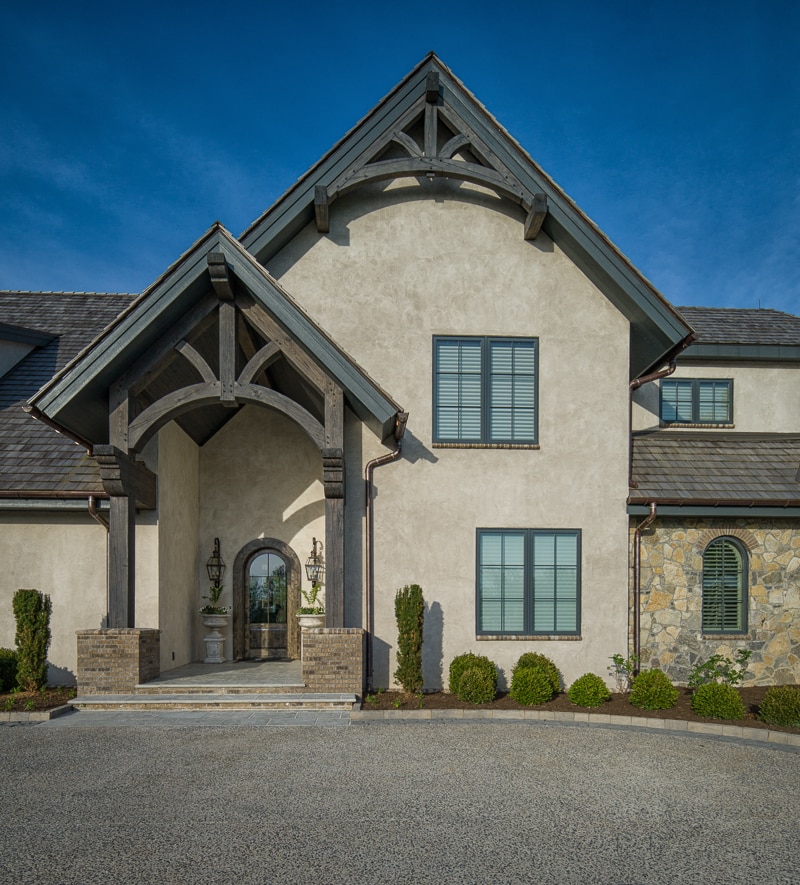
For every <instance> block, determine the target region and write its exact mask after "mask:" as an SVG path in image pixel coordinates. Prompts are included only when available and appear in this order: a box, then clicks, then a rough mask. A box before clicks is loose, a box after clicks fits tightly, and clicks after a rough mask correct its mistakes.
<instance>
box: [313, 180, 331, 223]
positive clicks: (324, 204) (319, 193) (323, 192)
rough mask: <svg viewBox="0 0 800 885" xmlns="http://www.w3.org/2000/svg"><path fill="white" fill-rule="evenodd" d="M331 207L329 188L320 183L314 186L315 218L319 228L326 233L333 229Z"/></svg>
mask: <svg viewBox="0 0 800 885" xmlns="http://www.w3.org/2000/svg"><path fill="white" fill-rule="evenodd" d="M329 207H330V201H329V200H328V188H326V187H325V185H322V184H318V185H317V186H316V187H315V188H314V218H315V220H316V222H317V230H318V231H319V232H320V233H321V234H326V233H328V232H329V231H330V229H331V219H330V212H329Z"/></svg>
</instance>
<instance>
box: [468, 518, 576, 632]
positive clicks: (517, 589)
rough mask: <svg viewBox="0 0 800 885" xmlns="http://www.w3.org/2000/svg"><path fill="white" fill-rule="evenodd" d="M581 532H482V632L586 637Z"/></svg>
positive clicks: (479, 611) (479, 566) (479, 601)
mask: <svg viewBox="0 0 800 885" xmlns="http://www.w3.org/2000/svg"><path fill="white" fill-rule="evenodd" d="M580 563H581V533H580V530H578V529H555V530H551V529H479V530H478V563H477V572H478V575H477V585H478V587H477V632H478V634H483V635H487V634H489V635H521V636H534V635H547V634H557V635H564V636H576V635H578V634H579V633H580V585H581V567H580Z"/></svg>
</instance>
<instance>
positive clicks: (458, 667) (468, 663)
mask: <svg viewBox="0 0 800 885" xmlns="http://www.w3.org/2000/svg"><path fill="white" fill-rule="evenodd" d="M472 667H478V668H479V669H483V670H485V671H486V673H487V674H488V675H489V676H491V677H492V680H493V681H494V687H495V691H496V690H497V667H495V665H494V663H493V662H492V661H490V660H489V658H487V657H486V656H485V655H474V654H473V653H472V652H471V651H468V652H466V654H463V655H458V657H455V658H453V660H452V661H451V662H450V691H451V692H452V693H453V694H454V695H456V696H458V684H459V682H460V681H461V677H462V675H463V674H464V672H465V671H466V670H469V669H470V668H472Z"/></svg>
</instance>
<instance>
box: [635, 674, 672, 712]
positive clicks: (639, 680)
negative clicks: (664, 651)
mask: <svg viewBox="0 0 800 885" xmlns="http://www.w3.org/2000/svg"><path fill="white" fill-rule="evenodd" d="M628 700H629V701H630V702H631V703H632V704H633V706H634V707H639V708H640V709H641V710H669V709H670V707H674V706H675V704H676V703H677V702H678V689H677V688H675V686H674V685H673V684H672V683H671V682H670V681H669V676H667V674H666V673H664V671H663V670H642V672H641V673H639V674H638V675H636V676H634V677H633V684H632V686H631V693H630V697H629V698H628Z"/></svg>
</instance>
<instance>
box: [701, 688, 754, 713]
mask: <svg viewBox="0 0 800 885" xmlns="http://www.w3.org/2000/svg"><path fill="white" fill-rule="evenodd" d="M692 709H693V710H694V712H695V713H697V715H698V716H706V717H707V718H709V719H744V717H745V715H746V711H745V708H744V703H743V702H742V698H741V696H740V695H739V692H738V691H737V690H736V689H735V688H734V687H733V686H732V685H728V684H727V683H726V682H722V683H719V682H706V683H705V684H704V685H701V686H699V687H698V688H697V689H695V692H694V694H693V695H692Z"/></svg>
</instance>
